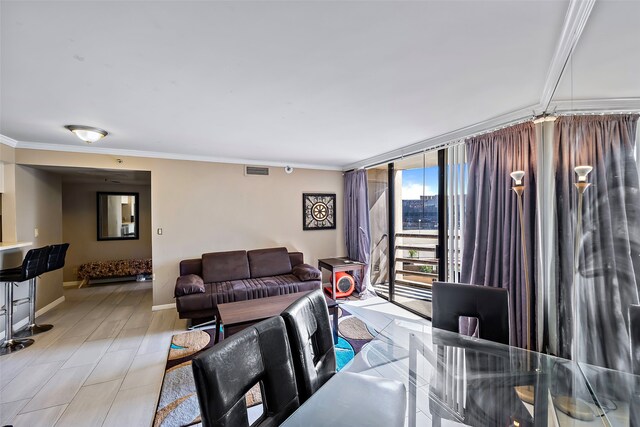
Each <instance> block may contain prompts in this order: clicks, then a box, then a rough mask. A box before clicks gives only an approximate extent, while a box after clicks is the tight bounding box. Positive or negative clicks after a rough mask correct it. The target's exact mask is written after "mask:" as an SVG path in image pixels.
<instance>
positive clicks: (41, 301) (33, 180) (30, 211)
mask: <svg viewBox="0 0 640 427" xmlns="http://www.w3.org/2000/svg"><path fill="white" fill-rule="evenodd" d="M5 166H9V170H11V171H13V170H14V169H15V175H14V176H10V178H11V179H10V180H11V181H15V186H13V185H11V186H9V187H5V191H8V192H9V193H12V192H13V191H14V193H13V195H14V196H15V212H14V218H15V222H14V223H12V222H11V221H10V220H9V221H7V222H6V223H5V224H3V230H4V229H5V226H6V228H7V229H9V230H10V232H12V233H13V234H14V235H15V236H16V239H17V240H18V241H23V242H24V241H27V242H33V244H32V245H31V246H29V247H25V248H21V249H17V250H11V251H3V252H0V258H1V262H0V264H1V265H2V268H8V267H13V266H17V265H20V263H21V262H22V259H23V257H24V255H25V254H26V252H27V251H28V250H29V249H31V248H38V247H42V246H46V245H50V244H54V243H60V242H62V195H61V194H62V185H61V182H60V178H59V177H57V176H56V175H53V174H51V173H48V172H44V171H40V170H36V169H33V168H30V167H24V166H17V165H13V164H10V165H5ZM5 178H6V177H5ZM6 194H7V193H5V195H6ZM13 195H12V197H13ZM5 208H7V210H9V207H6V206H4V203H3V222H4V220H5V212H6V210H5ZM35 228H37V229H38V233H39V234H38V237H35V236H34V229H35ZM3 234H4V233H3ZM11 240H15V239H5V241H11ZM36 289H37V297H36V299H37V307H36V308H37V309H40V308H42V307H44V306H46V305H48V304H50V303H51V302H53V301H55V300H57V299H58V298H60V297H62V271H61V270H58V271H53V272H50V273H46V274H43V275H42V276H41V277H40V278H39V279H38V286H37V288H36ZM27 295H28V284H27V283H21V284H20V285H19V286H18V287H17V288H14V299H18V298H22V297H25V296H27ZM1 298H4V296H3V297H1ZM27 316H28V305H27V304H24V305H21V306H19V307H18V308H17V309H16V311H15V313H14V323H17V322H18V321H20V320H22V319H24V318H26V317H27ZM3 325H4V323H3ZM0 330H4V326H1V327H0Z"/></svg>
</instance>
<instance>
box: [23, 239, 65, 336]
mask: <svg viewBox="0 0 640 427" xmlns="http://www.w3.org/2000/svg"><path fill="white" fill-rule="evenodd" d="M67 249H69V244H68V243H62V244H59V245H51V246H49V255H48V256H47V263H46V264H45V270H44V271H43V272H40V273H38V274H37V275H38V276H40V275H41V274H42V273H48V272H50V271H54V270H58V269H59V268H62V267H64V259H65V256H66V254H67ZM36 280H37V278H35V277H34V278H33V279H31V281H30V282H29V298H28V301H29V325H27V326H26V327H25V328H23V329H21V330H19V331H18V332H15V333H14V334H13V336H14V337H16V338H27V337H32V336H34V335H36V334H39V333H41V332H46V331H48V330H49V329H51V328H53V325H37V324H36ZM26 299H27V298H24V299H23V300H26ZM20 301H22V300H20ZM16 302H18V301H16Z"/></svg>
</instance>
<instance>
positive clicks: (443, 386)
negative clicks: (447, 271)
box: [429, 282, 533, 426]
mask: <svg viewBox="0 0 640 427" xmlns="http://www.w3.org/2000/svg"><path fill="white" fill-rule="evenodd" d="M432 307H433V317H432V326H433V327H434V328H438V329H443V330H446V331H450V332H455V333H459V332H460V318H461V317H469V318H476V319H477V320H478V329H477V331H478V338H482V339H485V340H489V341H493V342H496V343H500V344H506V345H509V341H510V340H509V336H510V329H509V293H508V291H507V290H506V289H501V288H493V287H489V286H476V285H466V284H459V283H446V282H434V283H433V288H432ZM435 335H436V334H434V337H435ZM441 344H443V346H442V347H441V348H439V349H438V368H439V369H440V370H442V372H439V374H440V375H441V377H442V378H441V379H440V380H439V381H435V382H434V384H433V386H432V387H430V399H429V402H430V406H429V409H430V412H431V414H432V415H433V425H440V419H441V418H445V419H452V420H454V421H458V422H463V423H464V424H469V425H483V426H484V425H500V423H501V420H504V419H509V418H510V417H514V419H518V420H519V423H520V425H521V426H529V425H533V421H532V418H531V417H530V416H529V414H528V412H527V410H526V408H525V407H524V405H523V403H522V400H521V398H519V397H518V395H517V393H516V391H515V389H514V385H517V384H518V383H517V382H513V383H512V382H510V381H506V380H504V379H503V378H502V377H501V375H497V379H495V380H494V379H492V378H491V376H490V375H484V376H483V375H478V374H480V373H482V372H483V371H484V370H489V371H492V372H497V373H502V375H503V376H504V374H505V373H507V372H509V371H510V360H509V359H508V358H507V359H504V358H502V357H493V356H491V355H489V354H485V353H483V352H474V351H465V352H464V353H460V354H459V356H460V355H462V354H463V355H464V359H465V365H464V366H465V368H464V370H465V371H467V373H470V374H471V376H472V377H478V378H476V379H473V380H468V381H466V383H464V382H463V383H464V387H463V388H462V389H464V390H466V391H465V401H466V406H465V407H464V409H459V412H458V411H453V410H452V409H451V407H450V405H451V404H452V402H449V401H448V399H450V398H451V394H452V391H451V390H449V388H451V387H454V386H456V384H457V383H456V381H454V380H452V378H451V377H453V378H462V377H463V375H461V374H460V372H457V369H458V368H459V365H458V364H457V363H453V362H451V360H449V359H450V356H451V355H452V354H453V353H452V351H453V350H455V349H456V348H455V346H453V347H452V346H450V345H447V343H446V342H443V343H441ZM446 348H448V349H449V350H447V351H445V349H446ZM453 352H454V353H455V351H453ZM489 367H490V369H489ZM485 377H486V378H485ZM457 385H458V386H461V384H457ZM524 385H527V384H524ZM457 393H458V391H456V392H455V393H454V394H455V396H454V401H453V403H456V400H455V397H457ZM454 406H455V405H454ZM454 413H455V414H456V415H455V416H452V414H454ZM505 417H506V418H505Z"/></svg>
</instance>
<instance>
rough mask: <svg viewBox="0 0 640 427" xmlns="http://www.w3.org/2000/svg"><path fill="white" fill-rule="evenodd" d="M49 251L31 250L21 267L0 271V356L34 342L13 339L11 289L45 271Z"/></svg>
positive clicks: (44, 249)
mask: <svg viewBox="0 0 640 427" xmlns="http://www.w3.org/2000/svg"><path fill="white" fill-rule="evenodd" d="M49 251H50V247H49V246H45V247H43V248H38V249H31V250H30V251H29V252H27V254H26V255H25V257H24V260H23V261H22V266H20V267H16V268H9V269H6V270H2V271H0V282H2V283H4V307H3V308H2V309H1V310H0V314H4V316H5V318H4V341H3V342H2V344H0V356H3V355H5V354H9V353H13V352H16V351H19V350H22V349H23V348H26V347H29V346H30V345H31V344H33V342H34V341H33V340H31V339H26V340H25V339H15V338H14V337H13V306H14V301H13V287H14V286H15V285H17V284H18V283H20V282H24V281H27V280H28V281H29V282H31V281H32V279H35V278H36V277H37V276H38V274H42V273H43V272H44V271H45V270H46V266H47V259H48V256H49ZM23 300H26V299H23ZM16 302H17V301H16ZM18 305H19V304H18Z"/></svg>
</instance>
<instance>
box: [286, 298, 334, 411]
mask: <svg viewBox="0 0 640 427" xmlns="http://www.w3.org/2000/svg"><path fill="white" fill-rule="evenodd" d="M281 316H282V318H283V319H284V323H285V324H286V325H287V334H288V335H289V343H290V344H291V353H292V355H293V366H294V367H295V371H296V382H297V384H298V395H299V396H300V403H301V404H302V403H303V402H304V401H306V400H307V399H308V398H309V397H311V395H312V394H313V393H315V392H316V390H318V389H319V388H320V387H321V386H322V385H323V384H324V383H325V382H327V381H328V380H329V378H331V377H332V376H333V375H334V374H335V373H336V353H335V349H334V347H333V334H332V333H331V323H330V322H329V310H328V309H327V303H326V300H325V298H324V295H323V294H322V291H321V290H319V289H318V290H315V291H313V292H311V293H309V294H307V295H305V296H303V297H302V298H300V299H299V300H297V301H296V302H294V303H293V304H291V305H290V306H289V307H288V308H287V309H286V310H284V311H283V312H282V314H281Z"/></svg>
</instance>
